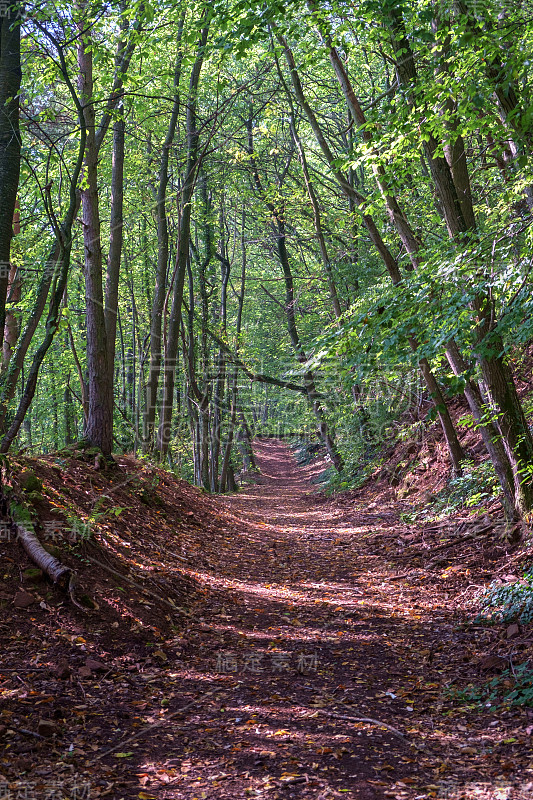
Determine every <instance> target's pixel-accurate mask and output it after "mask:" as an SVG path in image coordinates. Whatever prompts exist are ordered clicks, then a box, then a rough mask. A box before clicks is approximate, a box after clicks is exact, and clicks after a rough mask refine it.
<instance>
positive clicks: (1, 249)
mask: <svg viewBox="0 0 533 800" xmlns="http://www.w3.org/2000/svg"><path fill="white" fill-rule="evenodd" d="M18 13H19V12H15V11H13V10H8V11H7V13H3V14H2V15H1V16H0V352H1V351H2V348H3V340H4V325H5V321H6V317H5V313H6V298H7V286H8V279H9V272H10V256H11V238H12V236H13V217H14V214H15V206H16V202H17V191H18V185H19V177H20V147H21V141H20V126H19V113H20V112H19V91H20V82H21V77H22V72H21V67H20V21H19V19H18Z"/></svg>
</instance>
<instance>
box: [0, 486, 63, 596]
mask: <svg viewBox="0 0 533 800" xmlns="http://www.w3.org/2000/svg"><path fill="white" fill-rule="evenodd" d="M10 495H11V492H10V491H9V490H8V489H6V488H5V487H4V489H3V490H2V491H1V492H0V501H1V505H2V510H3V513H4V515H5V516H6V517H7V519H8V521H9V522H10V523H11V525H12V527H13V528H14V530H15V533H16V535H17V540H18V541H19V542H20V544H21V545H22V547H23V548H24V550H25V551H26V553H27V554H28V556H29V557H30V558H31V560H32V561H33V563H34V564H36V565H37V566H38V567H39V568H40V569H42V571H43V572H44V573H46V575H48V577H49V578H51V580H52V581H53V582H54V583H55V584H57V585H59V586H60V587H62V588H64V589H65V590H67V591H69V593H71V592H72V586H73V579H74V574H73V572H72V570H71V569H70V567H67V566H66V565H65V564H62V563H61V561H59V560H58V559H57V558H55V556H53V555H51V553H49V552H48V551H47V550H45V548H44V547H43V545H42V544H41V542H40V541H39V539H38V538H37V534H36V533H35V525H34V522H33V519H32V515H31V512H30V510H29V509H28V508H27V507H26V506H25V505H24V504H23V503H20V502H16V501H15V499H14V498H13V497H12V496H10Z"/></svg>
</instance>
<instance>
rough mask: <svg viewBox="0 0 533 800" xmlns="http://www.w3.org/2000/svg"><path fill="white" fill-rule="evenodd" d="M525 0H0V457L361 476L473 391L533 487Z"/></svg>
mask: <svg viewBox="0 0 533 800" xmlns="http://www.w3.org/2000/svg"><path fill="white" fill-rule="evenodd" d="M532 13H533V8H532V6H531V4H530V3H529V2H518V3H516V2H513V3H511V2H495V1H494V2H492V0H479V2H478V1H477V0H450V1H449V2H448V0H442V1H441V2H434V0H431V1H430V0H417V1H416V2H414V1H413V0H405V1H404V2H399V0H385V2H384V1H383V0H380V2H375V1H374V0H363V2H359V3H357V4H355V3H348V2H335V1H334V2H323V1H322V0H309V1H308V2H307V3H301V2H285V3H281V2H274V0H266V2H261V3H258V2H254V1H252V0H238V1H236V2H233V0H224V2H218V1H217V2H209V3H204V2H187V0H185V1H184V2H181V3H173V2H164V1H161V2H154V3H149V2H128V1H127V0H121V1H120V2H87V0H77V2H75V3H74V4H71V3H61V2H56V3H46V2H45V3H39V4H31V3H17V2H15V3H9V2H3V3H0V25H1V28H0V316H1V319H0V336H1V337H2V342H1V345H2V369H1V374H0V442H1V444H0V450H1V451H2V452H3V453H6V452H8V450H9V449H10V448H18V449H24V450H29V451H30V452H32V451H37V452H50V451H52V450H59V449H61V448H63V447H65V446H69V445H73V444H74V443H78V442H80V440H81V441H83V442H84V443H85V445H86V446H87V447H93V448H98V450H99V451H101V453H102V454H103V457H104V458H106V459H107V458H110V457H111V453H112V452H134V453H135V454H137V455H141V454H144V455H146V456H147V457H151V458H155V459H157V460H160V461H163V462H166V463H167V464H169V465H170V467H171V468H173V469H176V470H177V471H178V472H179V474H180V475H182V476H183V477H185V478H187V479H188V480H190V481H192V482H194V483H196V484H198V485H200V486H203V487H205V488H206V489H208V490H211V491H224V490H228V489H233V488H234V487H235V477H234V475H235V473H236V472H238V471H240V470H242V469H243V467H244V468H247V467H249V466H250V463H251V461H252V460H253V455H252V453H251V445H250V442H251V439H252V437H253V435H254V434H257V433H267V434H268V433H270V434H272V433H276V434H280V433H294V432H296V433H298V434H300V435H309V434H315V435H317V436H318V437H319V438H320V439H321V441H322V443H323V445H324V447H325V448H326V450H327V453H328V458H329V460H330V463H331V469H332V470H333V471H334V472H335V473H337V475H339V476H341V478H346V477H348V478H349V477H350V476H353V475H354V474H355V473H356V472H357V471H358V470H361V469H364V466H365V464H367V463H369V462H370V461H371V460H372V458H373V456H374V454H375V450H376V447H378V446H380V445H382V444H383V443H384V442H385V443H386V441H387V440H388V439H390V438H391V437H392V436H393V435H394V430H395V426H397V424H399V423H398V421H399V420H401V419H402V415H403V414H404V413H405V412H406V410H408V409H409V407H410V406H411V405H412V399H413V397H416V398H417V402H418V407H419V408H421V409H422V410H423V413H422V412H421V413H422V420H424V421H425V422H426V423H427V424H433V423H435V424H439V425H440V426H441V428H442V431H443V436H444V437H445V441H446V444H447V447H448V452H449V458H450V464H451V467H452V470H453V472H454V473H455V474H460V473H461V470H462V463H463V462H464V459H465V453H464V452H463V447H462V445H461V442H460V438H459V436H458V432H457V430H456V426H455V425H454V422H453V420H452V417H451V416H450V413H449V408H448V405H449V402H450V399H452V398H453V397H455V396H459V395H461V396H464V397H465V402H466V403H467V404H468V408H469V410H470V414H471V425H472V426H473V427H475V428H476V430H478V431H479V434H480V436H481V437H482V440H483V445H484V447H485V450H486V454H487V458H488V459H490V461H491V462H492V464H493V466H494V470H495V473H496V475H497V478H498V481H499V484H500V487H501V492H502V497H503V502H504V505H505V510H506V514H507V516H508V519H520V518H524V517H526V518H527V516H528V514H529V512H530V509H531V506H532V503H533V482H532V471H533V439H532V436H531V430H530V427H529V425H528V423H527V419H526V417H527V413H528V411H529V409H527V408H524V404H523V402H522V401H521V399H520V396H519V393H518V391H517V386H516V380H515V375H514V361H515V359H516V357H517V356H519V355H520V353H521V352H522V351H523V350H524V348H525V347H526V346H527V345H528V344H529V343H530V341H531V338H532V330H531V327H532V325H533V323H532V319H533V314H532V307H531V306H532V299H531V297H532V294H531V267H532V264H533V262H532V260H531V250H532V248H531V245H532V229H531V220H532V212H533V173H532V144H533V118H532V114H533V102H532V96H531V94H532V88H533V84H532V73H531V62H530V54H531V52H532V44H533V43H532V36H533V32H532V25H531V19H532Z"/></svg>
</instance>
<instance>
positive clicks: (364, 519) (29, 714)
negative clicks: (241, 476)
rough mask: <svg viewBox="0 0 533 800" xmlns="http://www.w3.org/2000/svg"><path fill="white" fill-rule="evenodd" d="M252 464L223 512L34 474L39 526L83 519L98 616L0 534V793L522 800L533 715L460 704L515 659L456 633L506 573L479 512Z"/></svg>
mask: <svg viewBox="0 0 533 800" xmlns="http://www.w3.org/2000/svg"><path fill="white" fill-rule="evenodd" d="M256 454H257V459H258V463H259V466H260V468H261V473H260V476H259V478H258V482H257V484H256V485H253V486H249V487H248V488H246V489H244V490H243V491H241V492H239V493H238V494H236V495H233V496H231V497H221V498H211V497H208V496H206V495H204V494H203V493H201V492H199V491H197V490H194V489H192V488H191V487H188V486H187V485H186V484H184V483H182V482H177V481H176V480H175V479H173V478H172V477H171V476H169V475H168V474H166V473H164V472H162V471H157V470H148V469H146V468H143V467H142V466H141V465H140V464H139V463H137V462H134V461H133V460H132V459H121V460H120V463H119V468H118V470H117V471H116V472H115V473H112V474H101V473H95V472H94V470H92V468H90V467H89V466H87V465H85V464H83V463H81V462H79V461H74V460H72V461H68V462H66V461H65V462H62V461H61V460H58V459H55V460H54V459H53V458H47V459H40V460H33V461H32V463H31V466H32V468H33V469H35V471H36V472H37V474H38V475H39V476H40V477H41V478H43V480H44V482H45V489H44V491H43V494H44V499H43V500H39V501H37V511H38V513H39V516H40V518H41V520H43V521H44V520H53V519H56V520H57V521H58V524H59V523H60V522H61V520H65V518H66V516H65V515H66V514H67V513H68V514H70V516H71V517H72V514H73V513H74V512H75V513H76V514H77V515H78V517H80V518H85V519H86V518H87V517H88V516H91V514H92V519H93V536H92V539H91V540H90V541H85V540H79V539H76V540H75V541H70V543H69V537H68V536H66V534H61V537H60V538H61V542H60V544H61V549H62V557H63V559H64V560H65V561H67V562H68V563H69V564H70V565H71V566H74V567H76V569H77V571H78V573H79V576H80V586H79V587H78V590H77V592H78V596H79V597H81V596H82V595H83V594H84V593H86V594H87V595H89V596H90V597H91V599H92V602H93V604H95V605H96V606H97V607H96V608H94V609H93V610H88V611H87V612H82V611H81V610H79V609H77V608H75V607H73V606H72V605H71V604H70V603H69V602H68V601H67V600H66V599H65V598H63V597H62V596H61V594H60V593H59V591H58V590H57V591H56V590H54V589H53V588H51V587H49V586H48V585H47V584H46V583H45V582H41V583H30V581H29V579H28V578H25V577H24V575H23V573H22V570H24V569H25V568H26V567H27V566H30V565H29V562H27V561H25V556H24V555H23V554H22V551H21V550H20V548H19V545H18V544H16V543H13V542H7V541H0V553H2V554H3V557H4V561H3V563H4V566H5V571H4V574H3V575H0V605H3V609H2V614H3V619H2V622H1V625H0V634H1V636H2V657H1V661H0V698H1V703H2V705H1V714H0V743H1V744H2V745H3V747H4V752H3V754H2V758H0V797H2V796H4V797H8V796H13V797H16V796H17V794H16V793H15V792H16V791H19V792H21V791H23V790H24V787H25V791H26V792H27V793H26V795H23V794H19V795H18V796H21V797H22V796H24V797H36V798H39V800H40V799H41V798H45V797H47V796H50V797H52V796H54V797H55V796H58V797H66V798H74V797H77V798H81V797H84V796H85V797H90V798H91V800H92V799H93V798H99V797H108V798H111V800H119V799H120V798H124V799H125V800H133V798H141V800H142V798H145V800H146V799H147V798H152V797H153V798H160V800H166V799H167V798H168V799H170V798H184V799H185V798H186V799H187V800H193V799H194V798H197V799H198V800H201V799H202V800H203V799H204V798H206V799H207V798H210V799H211V798H212V799H214V798H221V799H222V800H230V799H231V800H242V799H243V798H247V797H265V798H269V800H270V799H273V798H313V800H325V799H326V798H334V797H349V798H350V797H351V798H360V799H361V800H379V799H380V798H386V797H393V798H408V800H414V799H415V798H417V799H419V800H422V798H429V797H442V798H444V797H446V798H449V799H450V800H458V799H459V798H480V799H481V800H484V799H487V800H488V799H489V798H490V800H496V799H497V798H498V800H500V799H503V798H504V799H505V800H526V798H531V797H533V755H532V751H531V746H530V741H531V734H532V732H533V723H532V719H531V716H532V714H531V711H530V710H528V709H521V710H516V709H513V708H507V709H501V708H500V709H499V710H497V711H495V710H486V711H479V710H478V708H477V707H475V704H473V703H470V704H468V703H465V702H459V700H458V699H457V698H454V697H453V696H452V691H453V688H454V687H457V688H458V689H461V688H463V687H465V686H466V684H468V683H469V682H471V683H475V684H480V683H483V682H484V681H486V680H487V677H493V676H494V675H498V674H500V673H501V670H502V669H503V667H504V666H508V665H509V664H510V665H511V666H512V667H513V668H514V665H517V664H520V663H522V662H524V661H525V660H526V659H527V657H528V655H529V654H530V648H531V640H530V638H529V637H530V635H529V634H528V631H527V630H521V629H517V630H516V631H513V632H512V635H511V638H509V639H508V638H507V637H508V635H510V634H509V631H508V630H506V629H505V628H502V629H500V628H486V627H481V626H472V625H469V626H467V625H465V620H466V619H467V616H466V614H465V602H466V600H468V598H469V597H471V596H472V594H473V592H474V589H473V588H472V587H473V586H480V585H483V584H485V583H486V582H487V581H488V580H489V579H490V578H491V576H493V575H495V574H499V575H503V576H505V575H508V574H510V573H511V572H512V570H513V569H515V570H516V569H517V566H516V565H517V563H518V561H517V555H516V554H515V553H509V552H507V550H506V548H505V547H504V546H503V545H502V544H501V543H500V541H499V540H498V539H497V538H496V536H495V533H494V520H493V518H492V517H491V516H490V515H485V516H479V515H478V516H477V517H472V516H468V515H466V514H463V515H457V516H456V517H455V518H453V519H449V520H448V521H445V522H443V523H441V524H438V525H436V524H433V525H430V524H427V523H426V524H425V525H422V524H412V525H406V524H405V523H404V522H401V521H400V518H399V515H400V513H401V512H402V511H405V509H406V508H407V505H406V504H405V503H404V504H402V503H401V502H399V501H398V500H397V499H396V494H395V493H394V492H393V491H392V490H391V489H390V488H389V487H388V486H387V485H386V484H385V483H384V482H379V481H378V482H374V483H369V484H368V485H367V486H366V487H365V488H363V489H361V490H360V491H359V492H355V493H350V494H349V495H345V496H340V497H339V498H338V499H327V498H325V497H324V496H323V495H321V494H319V493H317V492H316V491H315V490H314V487H313V485H312V484H311V483H310V479H311V478H312V477H313V476H314V475H316V474H317V473H318V472H319V471H321V470H322V469H323V468H324V465H323V464H321V463H315V464H313V465H311V466H308V467H305V468H298V467H297V466H296V462H295V460H294V458H293V456H292V455H291V453H290V451H289V450H288V448H287V447H286V445H285V444H284V443H282V442H280V441H277V440H262V441H259V442H257V443H256ZM154 475H155V476H157V478H158V484H157V486H156V485H155V484H154V483H153V480H152V479H153V477H154ZM117 506H119V507H120V508H121V509H122V511H121V512H120V513H119V515H118V516H116V515H115V514H114V512H113V509H116V507H117ZM95 508H96V509H97V512H98V514H99V515H100V516H98V514H96V513H95ZM84 515H85V516H84ZM48 529H50V525H49V524H48ZM476 531H477V533H476ZM469 536H470V538H468V537H469ZM71 539H72V537H71ZM32 580H33V579H32ZM21 590H23V591H24V592H25V593H26V594H29V595H31V597H32V598H34V600H35V602H33V603H32V604H31V605H29V606H28V607H27V608H19V607H18V605H20V604H21V602H22V603H24V598H23V597H21V595H20V594H18V593H19V592H20V591H21ZM17 595H18V600H17V599H16V598H17ZM30 599H31V598H30ZM13 601H14V602H13ZM498 658H499V659H500V660H499V661H498ZM95 662H97V663H95ZM382 723H383V724H382ZM36 734H37V735H36ZM9 783H11V787H12V788H11V790H10V791H12V795H8V794H7V793H6V792H7V789H5V787H6V786H7V785H8V784H9ZM89 783H90V787H89ZM2 787H4V794H3V795H2ZM54 787H55V791H56V792H57V794H56V795H52V794H51V793H50V792H51V789H52V788H54ZM60 790H61V792H63V794H62V795H61V794H60ZM30 792H33V794H31V793H30ZM47 792H48V794H47ZM83 792H85V794H83Z"/></svg>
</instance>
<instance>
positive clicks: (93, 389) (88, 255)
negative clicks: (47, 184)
mask: <svg viewBox="0 0 533 800" xmlns="http://www.w3.org/2000/svg"><path fill="white" fill-rule="evenodd" d="M86 8H87V6H86V5H85V4H84V3H83V2H82V3H81V4H80V11H81V19H80V20H79V22H78V29H79V31H80V41H79V45H78V66H79V71H80V75H79V92H80V100H81V102H82V104H83V115H84V120H85V128H86V131H87V143H86V147H85V162H84V179H85V183H84V185H85V188H84V189H83V190H82V192H81V205H82V224H83V242H84V262H85V302H86V317H85V319H86V326H87V371H88V374H89V379H88V387H89V413H88V418H87V423H86V427H85V431H84V438H86V439H87V441H88V442H89V443H90V444H91V445H92V446H94V447H99V448H100V449H101V450H102V452H103V453H104V455H106V456H109V455H110V454H111V450H112V446H113V414H112V408H113V382H112V378H111V372H110V365H109V359H108V346H107V337H106V320H105V314H104V295H103V286H102V244H101V239H100V212H99V207H98V206H99V202H98V150H97V147H96V117H95V109H94V104H93V64H92V49H91V41H90V35H89V33H88V32H87V30H86V28H87V21H86V19H84V13H83V12H84V11H85V10H86Z"/></svg>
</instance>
